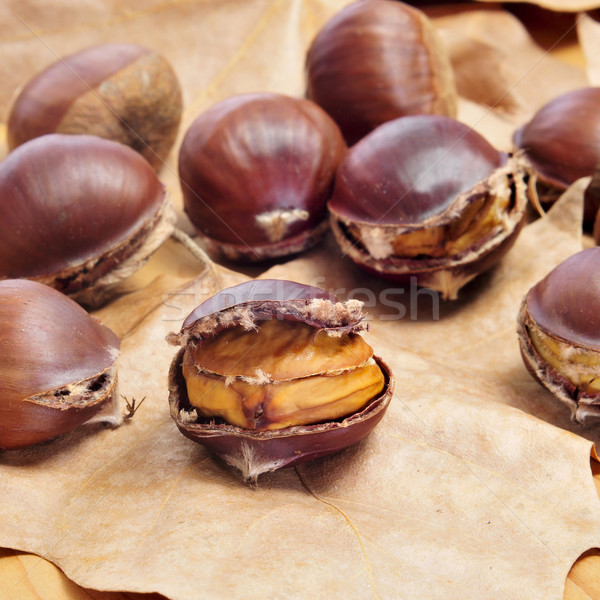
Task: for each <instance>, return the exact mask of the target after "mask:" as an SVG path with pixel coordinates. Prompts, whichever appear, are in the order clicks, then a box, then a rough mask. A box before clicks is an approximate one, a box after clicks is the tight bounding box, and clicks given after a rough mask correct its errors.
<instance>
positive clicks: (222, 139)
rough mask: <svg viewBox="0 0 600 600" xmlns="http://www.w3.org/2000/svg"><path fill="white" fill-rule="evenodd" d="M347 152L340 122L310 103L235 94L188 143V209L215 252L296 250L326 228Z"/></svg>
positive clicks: (263, 254) (234, 255) (184, 164)
mask: <svg viewBox="0 0 600 600" xmlns="http://www.w3.org/2000/svg"><path fill="white" fill-rule="evenodd" d="M345 150H346V146H345V143H344V141H343V139H342V136H341V133H340V131H339V129H338V127H337V125H336V124H335V123H334V122H333V121H332V120H331V119H330V118H329V117H328V116H327V114H326V113H325V112H324V111H323V110H322V109H321V108H319V107H318V106H317V105H316V104H314V103H312V102H310V101H308V100H300V99H294V98H290V97H287V96H283V95H279V94H245V95H240V96H235V97H233V98H229V99H227V100H224V101H222V102H219V103H218V104H216V105H215V106H213V107H212V108H210V109H209V110H208V111H206V112H205V113H203V114H201V115H200V116H199V117H198V118H197V119H196V120H195V121H194V123H193V124H192V126H191V127H190V128H189V130H188V131H187V133H186V136H185V139H184V140H183V144H182V146H181V150H180V154H179V175H180V178H181V187H182V192H183V200H184V208H185V211H186V213H187V215H188V216H189V218H190V220H191V221H192V223H193V224H194V226H195V227H196V229H197V230H198V232H199V233H200V234H201V236H202V238H203V239H204V241H205V242H206V244H207V245H208V247H209V249H210V250H211V251H212V252H213V253H216V254H220V255H223V256H225V257H226V258H228V259H231V260H239V261H259V260H263V259H266V258H273V257H278V256H285V255H289V254H293V253H297V252H299V251H302V250H304V249H306V248H308V247H309V246H311V245H314V244H315V243H317V242H318V241H319V239H320V238H321V237H322V235H323V234H324V232H325V231H326V229H327V222H326V221H327V218H326V217H327V209H326V203H327V200H328V199H329V196H330V194H331V189H332V187H333V179H334V176H335V171H336V168H337V166H338V164H339V162H340V160H341V159H342V157H343V156H344V154H345Z"/></svg>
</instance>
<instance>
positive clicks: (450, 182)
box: [329, 115, 530, 299]
mask: <svg viewBox="0 0 600 600" xmlns="http://www.w3.org/2000/svg"><path fill="white" fill-rule="evenodd" d="M528 179H529V178H528V174H527V171H526V165H525V164H524V163H523V162H522V161H521V160H520V159H519V157H515V156H507V155H505V154H503V153H501V152H498V151H497V150H496V149H494V148H493V147H492V146H491V145H490V144H489V143H488V142H487V141H486V140H485V139H484V138H483V137H482V136H481V135H479V134H478V133H477V132H475V131H473V130H472V129H470V128H469V127H467V126H466V125H464V124H463V123H460V122H458V121H456V120H454V119H451V118H449V117H442V116H435V115H419V116H412V117H402V118H400V119H396V120H394V121H390V122H388V123H384V124H383V125H380V126H379V127H378V128H377V129H375V130H374V131H373V132H372V133H370V134H369V135H367V136H366V137H365V138H363V139H362V140H361V141H360V142H358V143H357V144H356V145H354V146H353V147H352V148H351V149H350V150H349V152H348V155H347V156H346V158H345V160H344V161H343V162H342V164H341V165H340V167H339V169H338V175H337V179H336V185H335V189H334V193H333V196H332V198H331V200H330V202H329V210H330V213H331V224H332V228H333V231H334V234H335V237H336V239H337V241H338V243H339V245H340V247H341V249H342V251H343V253H344V256H346V255H347V256H348V257H349V258H351V259H352V260H353V261H354V262H355V263H356V264H357V265H359V266H360V267H362V268H364V269H365V270H367V271H369V272H371V273H373V274H376V275H379V276H382V277H384V278H387V279H392V280H395V281H399V282H403V283H409V282H410V281H411V278H413V277H414V278H416V282H417V283H418V285H420V286H423V287H429V288H431V289H433V290H436V291H438V292H440V293H441V294H442V297H443V298H445V299H455V298H456V297H457V293H458V290H459V289H460V288H461V287H462V286H463V285H465V284H466V283H467V282H468V281H470V280H471V279H473V278H474V277H476V276H477V275H478V274H479V273H481V272H483V271H485V270H487V269H489V268H490V267H492V266H493V265H495V264H496V263H497V262H498V261H499V260H500V259H501V257H502V256H503V255H504V254H505V253H506V251H507V250H508V249H509V248H510V246H511V245H512V244H513V242H514V241H515V239H516V236H517V234H518V232H519V231H520V229H521V226H522V224H523V222H524V216H525V208H526V205H527V199H528V193H529V192H530V190H529V188H528Z"/></svg>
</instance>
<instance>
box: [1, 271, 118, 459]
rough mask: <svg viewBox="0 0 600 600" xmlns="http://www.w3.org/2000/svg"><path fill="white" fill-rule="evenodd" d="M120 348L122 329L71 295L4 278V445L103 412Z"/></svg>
mask: <svg viewBox="0 0 600 600" xmlns="http://www.w3.org/2000/svg"><path fill="white" fill-rule="evenodd" d="M118 354H119V340H118V338H117V336H116V335H115V334H114V333H113V332H112V331H111V330H110V329H109V328H108V327H105V326H104V325H102V324H100V323H99V322H98V321H97V320H96V319H94V318H92V317H91V316H90V315H89V314H88V313H87V312H86V311H85V310H84V309H83V308H81V306H79V305H78V304H76V303H75V302H73V300H71V299H69V298H67V297H66V296H65V295H64V294H61V293H60V292H58V291H56V290H54V289H53V288H50V287H48V286H46V285H43V284H41V283H37V282H35V281H28V280H25V279H17V280H4V281H0V388H1V389H0V449H3V450H8V449H16V448H23V447H25V446H30V445H33V444H37V443H39V442H43V441H47V440H50V439H53V438H55V437H57V436H59V435H62V434H64V433H67V432H69V431H72V430H73V429H75V428H76V427H78V426H80V425H82V424H83V423H85V422H86V421H89V420H90V419H92V418H93V417H95V416H97V415H98V413H99V412H100V411H101V410H103V409H105V408H106V407H107V406H108V405H109V404H110V403H111V402H112V401H113V400H114V395H115V386H116V380H117V371H116V359H117V356H118ZM106 420H108V421H109V422H112V423H113V424H118V423H119V422H120V417H118V416H112V417H108V416H107V419H106Z"/></svg>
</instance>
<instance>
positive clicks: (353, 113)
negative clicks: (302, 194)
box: [306, 0, 457, 144]
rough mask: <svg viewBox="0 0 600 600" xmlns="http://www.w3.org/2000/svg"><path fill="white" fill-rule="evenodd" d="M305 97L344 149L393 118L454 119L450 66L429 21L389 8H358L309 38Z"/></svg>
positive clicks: (376, 0)
mask: <svg viewBox="0 0 600 600" xmlns="http://www.w3.org/2000/svg"><path fill="white" fill-rule="evenodd" d="M306 71H307V79H308V86H307V96H308V97H309V98H310V99H311V100H314V101H315V102H316V103H317V104H319V105H320V106H322V107H323V108H324V109H325V110H326V111H327V112H328V113H329V114H330V115H331V116H332V117H333V118H334V120H335V121H336V123H337V124H338V125H339V126H340V128H341V130H342V133H343V134H344V137H345V138H346V141H347V142H348V144H353V143H355V142H356V141H358V140H359V139H360V138H361V137H363V136H364V135H366V134H367V133H369V131H371V130H372V129H374V128H375V127H377V126H378V125H380V124H381V123H384V122H386V121H391V120H392V119H396V118H398V117H402V116H405V115H414V114H422V113H425V114H439V115H446V116H449V117H454V116H456V102H457V92H456V86H455V83H454V76H453V73H452V68H451V66H450V60H449V58H448V54H447V52H446V49H445V47H444V46H443V44H442V43H441V41H440V40H439V39H438V36H437V34H436V31H435V28H434V26H433V25H432V23H431V21H430V20H429V18H428V17H427V16H426V15H425V13H423V12H422V11H420V10H419V9H417V8H414V7H412V6H409V5H407V4H404V3H403V2H396V1H392V0H361V1H359V2H354V3H352V4H350V5H349V6H346V7H345V8H343V9H342V10H341V11H339V12H338V13H337V14H336V15H335V16H334V17H333V18H332V19H331V20H330V21H329V22H327V23H326V24H325V26H324V27H323V28H322V29H321V31H320V32H319V33H318V34H317V36H316V37H315V39H314V40H313V42H312V44H311V46H310V48H309V50H308V54H307V58H306Z"/></svg>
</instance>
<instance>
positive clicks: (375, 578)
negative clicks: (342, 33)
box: [0, 0, 600, 600]
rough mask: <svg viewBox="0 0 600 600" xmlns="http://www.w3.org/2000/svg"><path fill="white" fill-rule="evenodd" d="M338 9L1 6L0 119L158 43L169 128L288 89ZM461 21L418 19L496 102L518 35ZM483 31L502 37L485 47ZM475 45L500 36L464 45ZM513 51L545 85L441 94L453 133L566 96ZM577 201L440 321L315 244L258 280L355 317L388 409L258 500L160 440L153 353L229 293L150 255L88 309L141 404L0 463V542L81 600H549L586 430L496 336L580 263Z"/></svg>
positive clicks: (173, 183)
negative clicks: (180, 107) (248, 95)
mask: <svg viewBox="0 0 600 600" xmlns="http://www.w3.org/2000/svg"><path fill="white" fill-rule="evenodd" d="M346 3H347V2H346V1H342V0H339V1H338V0H305V1H304V2H302V1H300V0H292V1H283V0H281V1H277V0H274V1H273V0H271V1H268V0H245V1H242V0H237V1H236V0H229V1H227V2H216V1H208V0H206V1H204V2H201V1H198V2H187V1H183V0H181V1H175V2H171V3H167V4H165V3H159V2H152V1H150V0H138V1H136V2H128V3H127V6H126V7H124V6H119V7H115V6H113V3H109V2H102V1H99V2H91V1H90V2H85V1H84V2H81V3H78V4H77V5H74V4H73V3H66V2H65V3H52V9H51V10H50V3H48V4H44V3H34V2H29V1H27V2H16V1H15V2H8V3H5V5H4V7H2V8H0V13H1V14H0V19H1V21H2V22H3V23H5V25H6V26H5V27H4V30H3V40H2V41H1V42H0V52H1V53H2V56H3V61H2V67H1V68H2V69H3V73H4V74H5V78H4V81H5V85H4V86H3V87H2V89H1V90H0V94H3V97H2V100H3V102H2V105H3V106H8V103H9V100H10V96H11V95H12V93H13V90H14V89H16V87H17V86H18V85H19V84H20V83H21V82H22V81H23V80H24V79H26V78H27V77H28V76H30V75H32V74H33V73H34V72H35V71H37V70H39V69H40V68H42V67H43V66H45V65H46V64H49V63H50V62H52V61H54V60H56V57H57V56H60V55H63V54H66V53H68V52H72V51H75V50H77V49H79V48H81V47H84V46H87V45H89V44H90V43H94V42H100V41H108V40H123V39H127V40H130V41H134V42H138V43H145V44H147V45H152V46H153V47H156V48H157V49H160V50H161V51H162V52H163V54H164V55H165V56H166V57H167V58H168V59H169V60H170V61H171V62H172V64H173V65H174V67H175V69H176V71H177V73H178V75H179V76H180V79H181V81H182V85H183V90H184V100H185V103H186V113H185V117H184V123H183V125H182V133H183V131H185V128H186V127H187V126H188V125H189V124H190V123H191V121H192V120H193V118H194V117H195V115H196V114H198V112H199V111H200V110H202V109H204V108H206V107H207V106H209V105H210V104H212V103H213V102H215V101H217V100H219V99H221V98H224V97H226V96H228V95H230V94H233V93H238V92H243V91H256V90H259V89H260V90H265V89H267V90H276V91H282V92H287V93H290V94H301V93H302V91H303V75H302V68H303V56H304V50H305V48H306V45H307V44H308V42H309V41H310V39H311V37H312V35H313V34H314V32H315V31H316V30H317V29H318V27H319V26H320V24H321V23H323V22H324V20H325V19H326V18H328V17H329V16H330V15H331V14H333V13H334V12H335V10H337V9H338V8H340V7H341V6H343V5H345V4H346ZM464 18H465V17H464V16H463V17H460V18H458V17H457V18H456V19H454V20H453V19H451V18H445V19H444V20H443V22H440V27H442V28H443V29H444V30H445V31H446V32H450V33H449V34H448V35H447V37H446V39H447V40H448V44H449V45H450V47H451V50H452V49H453V48H454V51H455V56H458V57H459V58H460V59H461V60H466V61H467V64H469V61H472V60H473V53H474V51H473V52H465V45H467V46H468V45H469V44H470V45H471V47H472V48H475V49H476V48H479V49H480V50H481V49H482V46H481V44H484V45H485V53H486V56H487V57H488V62H487V63H486V64H488V68H489V70H490V71H493V70H494V69H497V68H499V67H500V66H501V65H503V69H504V70H503V73H508V75H505V77H506V79H505V80H504V84H503V85H504V87H506V88H510V86H512V85H513V84H516V83H517V81H516V80H518V79H519V77H521V75H519V73H520V71H519V68H520V65H521V66H522V63H520V62H519V60H520V58H519V57H520V56H521V54H522V52H521V50H522V44H526V43H527V40H526V39H525V38H523V39H521V41H520V42H519V44H516V46H515V48H517V50H515V49H512V50H511V48H513V46H511V40H516V37H515V36H516V33H515V32H516V31H517V30H518V31H519V32H520V33H519V35H521V34H522V35H524V33H523V32H522V31H521V30H520V29H518V26H517V25H516V24H515V23H514V22H512V21H510V19H512V18H511V17H508V16H506V15H504V14H503V13H501V12H498V11H487V10H486V11H482V14H479V13H478V14H477V15H476V16H470V17H469V18H470V19H474V20H473V21H472V22H471V25H470V26H469V27H465V21H464V20H463V19H464ZM494 19H496V21H495V22H496V23H500V22H503V23H504V26H502V27H499V28H497V29H495V30H494V29H493V27H492V25H493V23H494ZM513 27H514V28H515V29H513ZM492 30H494V31H495V32H496V34H497V32H499V31H505V35H506V37H505V38H502V36H501V35H499V34H497V35H499V39H494V37H493V36H491V34H485V32H486V31H487V32H490V31H492ZM174 32H176V34H174ZM482 32H483V33H482ZM517 41H518V40H517ZM520 44H521V45H520ZM456 48H458V50H459V51H458V50H456ZM528 52H530V54H528V56H529V59H530V60H534V62H535V61H536V60H537V62H536V63H535V64H536V68H537V69H541V70H544V69H545V73H546V74H547V76H545V77H544V76H540V75H539V74H538V75H536V76H537V77H538V79H537V81H538V82H540V81H545V84H544V85H545V86H546V87H544V90H543V93H541V90H540V89H535V90H533V89H532V87H536V86H537V87H538V88H539V85H540V84H539V83H538V84H536V86H532V85H523V86H521V87H520V88H518V89H519V92H518V93H516V92H515V93H514V94H512V96H511V104H510V110H500V109H499V107H497V106H494V103H493V102H488V101H487V100H485V101H484V100H482V98H481V95H480V94H481V89H480V88H479V87H476V88H471V87H470V84H469V82H468V80H463V86H464V87H463V91H462V92H461V93H462V94H463V96H464V99H463V102H462V103H461V118H463V119H464V120H465V121H466V122H468V123H470V124H472V125H473V126H475V127H476V128H478V129H479V130H481V131H482V132H484V133H485V134H486V135H488V136H489V137H490V139H491V140H492V141H494V143H496V144H497V145H499V146H505V145H506V144H509V142H510V132H511V131H512V128H513V127H514V126H515V125H516V124H518V122H519V121H520V120H522V119H523V118H525V116H526V115H529V114H531V112H532V111H533V110H535V108H536V107H537V106H539V104H541V102H542V99H543V98H546V97H548V96H549V95H550V94H551V93H552V91H553V90H561V91H562V89H564V88H565V87H566V88H568V87H572V86H575V85H576V84H577V82H579V81H583V75H582V73H581V72H577V71H573V70H570V69H569V70H568V73H567V72H566V71H564V72H563V71H561V75H560V77H558V76H556V75H555V80H553V78H552V77H551V76H550V75H549V74H551V73H555V71H554V68H555V66H556V65H555V64H554V63H553V62H552V61H549V59H546V58H545V57H544V55H543V52H542V51H541V50H539V49H537V50H536V49H535V48H531V47H530V48H529V50H528ZM535 52H537V54H535ZM461 57H462V58H461ZM457 60H458V59H457ZM456 64H458V62H457V63H456ZM480 68H481V67H480ZM463 72H464V73H468V69H467V68H465V69H464V71H463ZM527 74H528V73H527V72H526V73H524V74H523V75H522V76H523V77H526V76H527ZM513 79H516V80H515V81H513ZM473 85H474V84H473ZM552 86H555V87H554V88H553V87H552ZM534 91H535V93H534ZM478 94H479V95H478ZM180 137H181V136H180ZM174 165H175V153H174V155H173V157H172V159H171V161H170V163H169V164H168V165H167V166H166V167H165V168H164V169H163V170H162V172H161V177H162V178H163V180H164V181H165V182H166V184H167V187H168V188H169V191H170V192H171V194H172V196H173V198H174V200H175V203H176V204H177V203H179V206H180V202H181V200H180V196H179V191H178V187H177V179H176V176H175V168H174ZM583 185H584V183H582V182H580V183H578V184H576V186H575V187H574V188H573V189H572V190H570V191H569V192H568V194H567V195H565V197H564V198H563V200H562V201H561V203H560V204H559V205H557V206H556V207H555V209H553V211H552V212H551V213H550V214H549V215H548V216H547V217H545V218H544V219H541V220H538V221H536V222H535V223H533V224H531V225H529V226H528V227H527V228H525V230H524V231H523V233H522V235H521V237H520V239H519V240H518V241H517V244H516V246H515V247H514V248H513V249H512V250H511V252H510V253H509V254H508V255H507V257H506V258H505V260H504V261H503V263H502V264H501V265H500V266H499V267H498V268H496V269H494V270H493V271H492V272H490V273H489V274H486V275H484V276H482V277H481V278H480V279H479V280H477V281H476V282H473V283H472V284H470V285H469V287H468V288H466V289H465V290H464V291H463V294H462V295H461V298H460V300H459V301H457V302H453V303H448V304H439V305H438V304H437V303H436V299H435V297H432V296H428V295H427V293H419V291H418V290H410V289H408V290H401V289H399V288H395V287H394V286H390V285H389V284H386V283H383V282H381V281H378V280H376V279H374V278H371V277H369V276H366V275H364V274H363V273H361V272H359V271H358V270H357V269H355V267H354V266H353V265H351V264H350V263H349V261H348V260H347V259H345V258H344V257H341V256H340V253H339V251H337V249H336V246H335V244H334V243H333V241H332V240H331V239H327V240H326V241H325V242H324V244H323V245H322V246H321V247H319V248H317V249H315V250H314V251H312V252H310V253H308V254H307V255H305V256H303V257H301V258H298V259H296V260H294V261H292V262H290V263H288V264H283V265H279V266H276V267H273V268H272V269H270V270H269V271H268V272H267V273H264V276H271V277H273V276H276V277H285V278H291V279H296V280H300V281H305V282H308V283H313V284H316V285H320V286H322V287H326V288H330V289H332V290H334V291H337V293H338V294H339V296H340V297H341V298H342V299H347V298H349V297H358V298H360V299H362V300H364V301H365V304H366V308H367V310H368V311H369V313H370V315H371V316H370V321H371V323H370V324H371V328H370V332H369V333H368V334H367V337H368V340H369V342H370V343H371V344H372V345H373V347H374V348H375V350H376V353H377V354H379V355H381V356H382V357H384V358H385V359H386V361H388V362H389V363H390V364H391V366H392V368H393V370H394V372H395V375H396V378H397V383H396V390H397V391H396V395H395V397H394V399H393V401H392V404H391V405H390V408H389V410H388V413H387V414H386V416H385V418H384V420H383V421H382V422H381V424H380V425H379V426H378V427H377V428H376V430H375V431H374V432H373V433H372V435H371V436H370V437H369V438H368V439H367V440H365V441H363V442H362V443H360V444H358V445H356V446H354V447H352V448H349V449H348V450H346V451H343V452H341V453H339V454H336V455H334V456H330V457H327V458H324V459H321V460H318V461H314V462H312V463H308V464H305V465H301V466H299V467H297V468H294V469H287V470H281V471H278V472H275V473H272V474H266V475H264V476H262V477H261V478H260V479H259V484H258V486H257V487H248V486H247V485H245V484H244V483H243V482H242V481H241V479H240V477H239V474H238V473H237V472H236V471H234V470H232V469H230V468H229V467H227V466H225V465H224V464H223V463H221V462H220V461H218V460H216V459H215V458H214V457H213V456H211V455H210V454H209V453H208V452H207V451H205V450H204V449H203V448H202V447H201V446H199V445H197V444H194V443H193V442H191V441H190V440H188V439H186V438H184V437H183V436H182V435H181V434H180V433H179V432H178V431H177V429H176V427H175V425H174V424H173V422H172V421H171V419H170V417H169V414H168V406H167V391H166V377H167V370H168V366H169V363H170V361H171V358H172V356H173V354H174V352H175V350H174V349H173V348H172V347H170V346H168V345H167V344H166V342H165V341H164V338H165V335H166V334H167V333H168V332H170V331H173V330H177V329H178V328H179V327H180V325H181V322H182V320H183V318H184V317H185V316H186V315H187V314H188V312H189V311H191V310H192V309H193V308H194V307H195V306H196V305H197V304H198V303H199V302H201V301H202V300H203V299H205V298H206V297H208V296H209V295H211V294H212V293H214V292H215V291H217V290H218V289H220V288H222V287H225V286H227V285H231V284H233V283H236V282H238V281H240V280H242V279H243V277H244V276H242V275H239V274H235V273H233V272H231V271H227V270H225V269H222V268H220V267H215V268H214V269H213V270H210V269H208V270H205V271H203V272H202V273H200V275H199V277H198V278H196V279H192V277H191V275H190V274H191V273H193V272H194V267H193V266H191V265H190V264H187V265H186V266H185V267H182V266H181V264H182V263H181V262H180V254H179V252H175V251H173V249H172V248H167V249H165V250H163V251H161V252H160V253H159V256H157V257H155V258H154V259H153V262H152V264H150V265H148V270H146V272H145V275H144V273H142V274H140V275H139V276H138V277H137V278H134V281H133V282H132V283H130V284H129V285H130V286H131V287H135V286H136V284H137V287H138V288H139V289H137V291H134V292H133V293H131V294H129V295H126V296H123V297H122V298H120V299H118V300H116V301H114V302H113V303H112V304H110V305H109V306H107V307H106V308H104V309H102V310H101V311H99V312H98V313H97V316H98V317H99V318H101V319H102V320H103V321H104V322H105V323H106V324H108V325H109V326H111V327H113V328H114V329H115V330H116V331H117V333H118V334H119V335H121V336H122V337H123V344H122V356H121V359H120V361H119V373H120V392H121V393H122V394H123V395H124V396H126V397H127V398H128V399H132V398H134V397H135V398H136V399H137V400H138V401H139V400H141V398H142V397H145V398H146V400H145V401H144V404H143V405H142V406H141V407H140V408H139V410H138V412H137V413H136V415H135V417H134V418H133V419H132V420H131V421H130V422H128V423H125V424H124V425H122V426H121V427H120V428H118V429H106V428H104V427H102V426H90V427H87V428H82V429H80V430H78V431H75V432H73V433H71V434H69V435H66V436H64V437H62V438H60V439H58V440H55V441H53V442H50V443H47V444H44V445H41V446H38V447H35V448H31V449H28V450H23V451H18V452H7V453H4V454H2V455H1V456H0V524H1V527H0V545H2V546H4V547H11V548H17V549H22V550H26V551H28V552H33V553H37V554H39V555H41V556H43V557H45V558H47V559H48V560H50V561H52V562H54V563H55V564H57V565H59V566H60V567H61V568H62V569H63V570H64V571H65V573H66V574H67V575H68V576H69V577H70V578H72V579H73V580H74V581H76V582H77V583H79V584H80V585H83V586H85V587H88V588H95V589H101V590H126V591H132V592H133V591H138V592H153V591H157V592H160V593H162V594H164V595H165V596H167V597H169V598H173V599H182V600H183V599H185V600H187V599H196V598H199V597H202V598H207V599H209V600H210V599H213V598H214V599H217V598H223V597H232V598H236V597H243V598H263V597H277V598H298V597H300V598H332V597H345V598H351V599H354V598H356V599H363V598H380V599H383V598H390V599H395V598H399V597H402V598H428V599H436V598H440V599H442V598H444V599H448V598H461V600H462V599H469V598H472V599H474V600H475V599H476V600H480V599H481V598H482V597H484V598H486V599H490V600H491V599H495V598H498V599H505V598H511V599H513V598H527V599H528V600H532V599H537V598H539V599H544V600H547V599H548V598H557V599H558V598H561V597H562V593H563V590H564V580H565V577H566V574H567V573H568V571H569V569H570V567H571V565H572V564H573V562H574V560H575V559H576V558H577V557H578V556H579V555H580V554H581V553H582V552H583V551H584V550H586V549H588V548H590V547H594V546H598V545H599V542H600V505H599V504H600V503H599V500H598V496H597V494H596V491H595V489H594V485H593V482H592V478H591V474H590V467H589V455H590V449H591V446H592V442H595V441H596V434H595V432H594V431H593V430H578V429H574V428H573V427H572V426H571V424H570V421H569V419H568V414H567V413H566V410H565V409H563V408H562V407H561V406H557V404H556V403H555V402H554V401H553V399H552V398H551V396H549V394H547V393H546V392H545V391H544V390H542V389H541V388H540V387H539V386H538V385H537V384H536V383H535V382H534V381H533V380H532V379H531V377H530V376H529V375H528V373H527V372H526V370H525V368H524V366H523V365H522V363H521V359H520V356H519V352H518V346H517V342H516V336H515V318H516V311H517V309H518V305H519V303H520V299H521V297H522V295H523V294H524V293H525V292H526V291H527V289H528V288H529V287H530V286H531V285H532V284H533V283H535V282H536V281H537V280H538V279H539V278H541V277H542V276H543V275H544V274H545V273H547V272H548V271H549V270H550V269H551V268H552V267H553V266H554V265H556V264H557V263H558V262H560V261H561V260H562V259H563V258H565V257H567V256H568V255H570V254H572V253H573V252H575V251H577V250H578V249H579V248H580V247H581V238H580V234H579V222H580V215H581V197H582V189H583V187H582V186H583ZM180 220H181V224H182V225H184V226H188V225H187V223H186V221H185V219H184V217H183V215H182V216H181V219H180ZM170 252H174V255H170V254H169V253H170ZM165 257H166V259H165ZM182 260H183V262H185V260H186V259H182ZM157 271H159V272H161V276H160V277H159V278H157V279H153V280H152V282H151V283H149V284H147V285H146V282H145V281H144V277H145V276H146V277H147V276H149V275H150V276H153V275H154V274H156V272H157ZM569 430H572V431H569Z"/></svg>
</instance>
